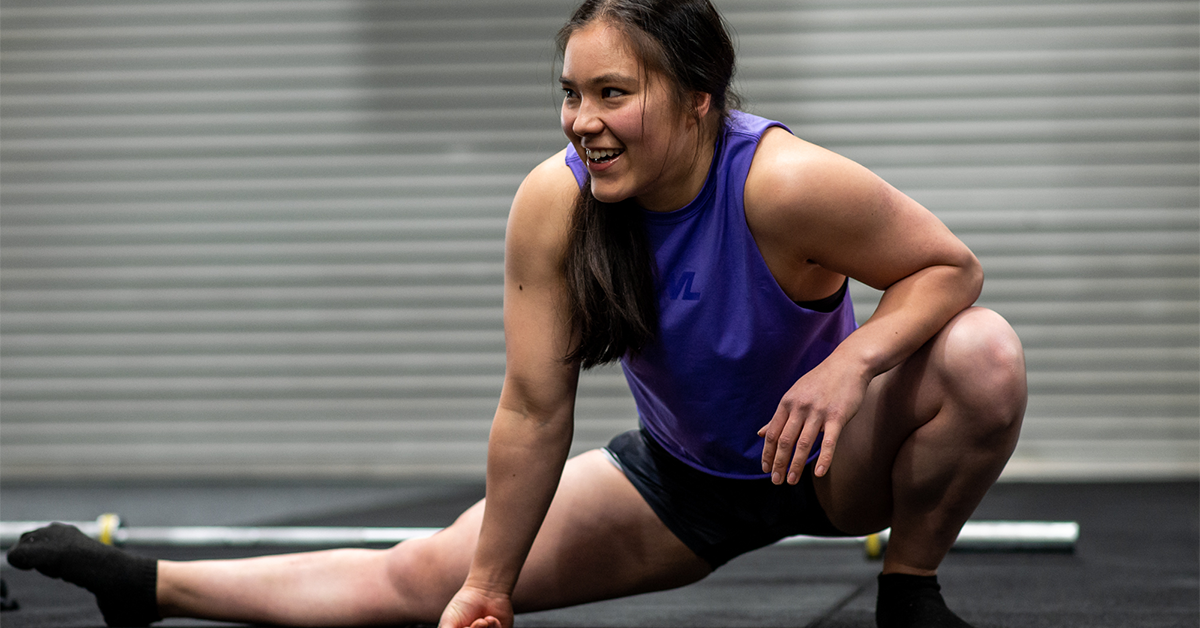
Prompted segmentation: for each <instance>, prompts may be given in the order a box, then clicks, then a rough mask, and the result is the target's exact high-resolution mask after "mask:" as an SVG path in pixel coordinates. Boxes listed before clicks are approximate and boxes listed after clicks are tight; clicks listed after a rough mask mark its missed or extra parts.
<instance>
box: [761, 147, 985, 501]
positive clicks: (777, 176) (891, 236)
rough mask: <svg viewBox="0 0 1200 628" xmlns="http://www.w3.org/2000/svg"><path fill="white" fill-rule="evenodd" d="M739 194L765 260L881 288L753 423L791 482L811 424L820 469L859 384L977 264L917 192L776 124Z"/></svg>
mask: <svg viewBox="0 0 1200 628" xmlns="http://www.w3.org/2000/svg"><path fill="white" fill-rule="evenodd" d="M745 204H746V219H747V222H748V223H749V225H750V228H751V231H752V232H753V233H754V235H755V239H756V241H758V242H759V246H760V248H762V249H764V250H765V251H771V252H773V253H774V255H773V259H775V260H776V267H773V268H772V270H773V271H775V272H780V270H783V271H784V272H786V269H788V268H800V267H802V266H803V265H805V264H815V265H817V266H819V267H820V268H821V269H824V270H825V271H830V272H832V273H836V274H839V275H846V276H849V277H851V278H854V279H856V280H858V281H861V282H862V283H864V284H866V285H868V286H871V287H873V288H876V289H878V290H882V291H883V296H882V298H881V299H880V302H879V306H878V307H877V308H876V310H875V312H874V314H872V315H871V317H870V319H869V320H867V321H866V322H865V323H864V324H863V325H862V326H861V327H860V328H859V329H858V330H856V331H855V332H854V333H852V334H850V336H849V337H848V338H846V340H845V341H843V342H842V343H841V344H840V345H839V346H838V347H837V349H835V350H834V352H833V353H832V354H831V355H830V356H829V357H828V358H826V359H825V360H824V361H823V362H822V363H821V364H820V365H818V366H817V367H816V368H814V369H813V370H812V371H810V372H809V373H807V374H806V375H804V377H802V378H801V379H800V380H799V381H798V382H796V385H795V386H793V387H792V388H791V389H790V390H789V391H788V392H787V394H786V395H784V398H783V399H782V400H781V402H780V404H779V409H778V410H777V411H776V413H775V416H774V417H773V418H772V419H771V421H770V422H769V423H768V424H767V425H765V426H764V427H763V428H762V430H760V431H759V435H760V436H763V437H764V439H765V444H764V448H763V471H764V472H770V473H771V474H772V479H773V480H774V481H775V482H776V483H780V482H783V481H788V482H791V483H795V482H796V481H798V480H799V476H800V473H801V471H802V470H803V467H804V464H805V460H806V458H807V457H808V452H809V450H810V448H811V447H812V445H814V444H815V440H816V438H817V437H818V434H820V433H822V432H823V433H824V437H823V440H822V443H821V448H822V449H821V455H820V456H819V458H818V459H817V463H816V468H815V469H814V472H815V474H816V475H817V476H822V475H824V474H825V472H826V471H827V470H828V469H829V466H830V464H831V462H832V460H833V456H834V451H835V449H836V447H837V439H838V435H839V434H840V432H841V430H842V427H843V426H844V425H845V424H846V422H847V421H849V420H850V419H851V418H853V416H854V415H855V414H856V413H857V412H858V409H859V407H860V405H861V404H862V401H863V397H864V395H865V393H866V388H867V384H869V383H870V381H871V379H873V378H874V377H875V376H877V375H879V374H881V373H883V372H885V371H887V370H889V369H891V368H892V367H894V366H896V365H898V364H899V363H900V362H902V361H903V360H904V359H905V358H907V357H908V356H910V355H912V353H913V352H915V351H916V350H917V349H919V348H920V347H921V346H922V345H924V344H925V343H926V342H927V341H928V340H929V339H930V338H932V337H933V336H934V334H936V333H937V332H938V331H939V330H941V328H942V327H944V326H945V325H946V323H948V322H949V321H950V319H951V318H953V317H954V316H955V315H956V314H958V313H959V312H961V311H963V310H964V309H966V308H967V307H969V306H970V305H971V304H972V303H974V302H975V299H976V298H978V297H979V292H980V290H981V288H982V286H983V271H982V269H981V268H980V265H979V261H978V260H977V259H976V258H975V256H974V254H972V253H971V251H970V250H969V249H968V248H967V247H966V245H964V244H963V243H962V242H961V241H959V239H958V238H956V237H955V236H954V234H952V233H950V230H949V229H947V228H946V226H945V225H943V224H942V223H941V221H939V220H938V219H937V218H936V217H935V216H934V215H933V214H932V213H930V212H929V211H928V210H927V209H925V208H924V207H922V206H921V205H920V204H919V203H917V202H916V201H914V200H912V199H911V198H909V197H907V196H905V195H904V194H903V193H901V192H900V191H899V190H897V189H896V188H894V187H892V186H891V185H889V184H887V183H886V182H884V181H883V180H882V179H880V178H879V177H878V176H876V175H875V174H874V173H872V172H870V171H869V170H867V169H866V168H864V167H862V166H860V165H858V164H856V163H854V162H853V161H850V160H849V159H846V158H844V157H841V156H839V155H836V154H834V153H832V152H830V151H827V150H824V149H822V148H819V147H816V146H814V145H812V144H809V143H807V142H804V141H803V140H800V139H797V138H795V137H793V136H792V135H791V134H789V133H787V132H786V131H784V130H782V129H771V130H770V131H768V132H767V134H766V135H764V137H763V140H762V143H761V144H760V146H759V149H758V152H757V153H756V154H755V157H754V163H753V165H752V166H751V169H750V175H749V177H748V178H747V180H746V192H745ZM777 268H778V269H777ZM797 452H799V453H797ZM785 474H786V475H785Z"/></svg>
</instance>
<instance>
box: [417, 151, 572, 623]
mask: <svg viewBox="0 0 1200 628" xmlns="http://www.w3.org/2000/svg"><path fill="white" fill-rule="evenodd" d="M578 189H579V188H578V186H577V184H576V183H575V178H574V176H573V175H572V174H571V171H570V170H569V169H568V168H567V166H566V164H565V163H564V161H563V154H562V153H558V154H557V155H555V156H554V157H551V158H550V159H548V160H546V161H545V162H543V163H542V164H541V165H539V166H538V167H537V168H535V169H534V170H533V172H531V173H530V174H529V176H528V177H526V179H525V181H524V183H522V184H521V187H520V189H519V190H518V191H517V194H516V197H515V199H514V200H513V205H512V210H511V212H510V213H509V218H508V227H507V233H506V236H505V247H504V343H505V352H506V370H505V375H504V388H503V389H502V391H501V393H500V403H499V407H498V408H497V410H496V416H495V418H494V419H493V421H492V431H491V435H490V437H489V438H488V459H487V501H486V503H485V508H484V514H483V527H482V529H481V530H480V533H479V544H478V547H477V548H476V551H475V558H474V561H473V562H472V564H471V570H470V572H469V574H468V575H467V580H466V583H465V584H464V585H463V588H462V589H461V590H460V591H459V593H458V594H457V595H456V596H455V598H454V600H452V601H451V603H450V606H448V607H447V609H446V612H445V613H444V614H443V616H442V622H441V624H440V626H441V627H442V628H461V627H463V626H475V628H481V627H482V626H493V627H498V626H504V627H505V628H507V627H508V626H511V625H512V608H511V603H510V602H509V599H510V597H511V594H512V591H513V588H514V587H515V586H516V582H517V576H518V575H519V573H520V570H521V566H522V564H523V563H524V561H525V558H526V556H527V555H528V553H529V548H530V546H531V545H532V544H533V539H534V537H535V536H536V535H537V531H538V529H539V528H540V527H541V524H542V520H543V518H544V517H545V515H546V510H547V509H548V508H549V507H550V500H551V499H552V498H553V496H554V492H555V489H556V488H557V487H558V481H559V477H560V476H561V474H562V468H563V465H564V463H565V462H566V459H567V452H568V450H569V449H570V446H571V437H572V429H573V425H574V410H575V387H576V383H577V381H578V377H579V365H578V364H567V363H564V362H563V357H564V356H566V355H567V354H568V353H570V350H571V344H572V341H573V336H572V331H571V324H570V320H569V319H568V315H567V301H566V291H565V287H564V281H563V276H562V260H563V254H564V252H565V250H566V242H567V236H568V233H569V229H570V220H571V213H572V209H573V207H574V202H575V196H576V194H578ZM489 618H490V619H489ZM472 622H474V623H472Z"/></svg>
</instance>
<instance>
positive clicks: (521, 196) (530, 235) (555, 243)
mask: <svg viewBox="0 0 1200 628" xmlns="http://www.w3.org/2000/svg"><path fill="white" fill-rule="evenodd" d="M567 150H570V149H569V148H568V149H563V150H561V151H559V152H557V153H555V154H554V155H552V156H551V157H549V158H547V159H546V160H545V161H543V162H542V163H540V164H538V165H537V166H535V167H534V168H533V170H531V171H530V172H529V174H528V175H526V176H525V180H524V181H522V182H521V187H519V188H518V189H517V193H516V195H515V196H514V197H513V203H512V209H511V210H510V211H509V217H508V235H509V239H510V243H515V244H517V245H518V246H522V247H527V246H548V247H550V248H558V247H560V246H562V244H563V242H565V239H566V236H567V233H568V230H569V227H570V220H571V215H572V210H573V209H574V207H575V200H576V198H577V197H578V195H579V184H578V183H577V182H576V180H575V175H574V174H573V173H572V172H571V168H570V167H568V166H567V163H566V151H567ZM514 240H515V242H513V241H514Z"/></svg>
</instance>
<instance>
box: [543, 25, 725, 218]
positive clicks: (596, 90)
mask: <svg viewBox="0 0 1200 628" xmlns="http://www.w3.org/2000/svg"><path fill="white" fill-rule="evenodd" d="M562 87H563V92H564V98H563V105H562V128H563V132H564V133H565V134H566V135H567V138H568V139H569V140H571V144H572V145H574V147H575V150H576V152H578V153H579V157H580V159H582V160H583V163H584V164H585V165H586V166H587V169H588V172H589V173H590V174H591V179H592V183H591V185H592V194H593V195H594V196H595V197H596V199H597V200H600V201H603V202H607V203H612V202H616V201H621V200H625V199H630V198H632V199H634V200H636V201H637V202H638V203H639V204H640V205H641V206H642V207H645V208H646V209H649V210H653V211H671V210H674V209H678V208H680V207H683V206H684V205H686V204H687V203H688V202H689V201H691V200H692V199H693V198H695V196H696V194H698V193H699V192H700V188H701V187H702V186H703V184H704V178H705V176H706V175H707V174H708V160H707V159H699V160H698V159H696V155H697V152H696V149H697V145H696V142H697V141H698V138H699V134H698V133H697V125H696V123H695V121H694V118H692V117H691V116H690V115H684V114H682V113H681V112H679V111H677V107H676V106H675V104H674V99H673V98H672V97H671V93H670V91H669V90H668V87H667V83H666V81H665V80H664V79H663V78H662V77H660V76H658V75H657V74H653V73H651V74H649V75H647V74H646V73H644V71H643V68H642V65H641V63H639V60H638V58H637V57H636V56H635V55H634V53H633V50H632V47H631V46H630V45H629V42H628V40H627V38H626V37H625V35H624V34H623V33H621V31H620V30H618V29H616V28H614V27H612V26H610V25H608V24H607V23H605V22H603V21H598V22H593V23H591V24H588V25H587V26H584V27H583V28H581V29H579V30H577V31H575V33H574V34H572V35H571V37H570V39H569V40H568V41H567V47H566V51H565V54H564V56H563V73H562ZM697 171H699V172H697ZM697 178H698V180H697Z"/></svg>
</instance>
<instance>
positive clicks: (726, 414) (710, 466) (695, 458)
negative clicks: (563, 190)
mask: <svg viewBox="0 0 1200 628" xmlns="http://www.w3.org/2000/svg"><path fill="white" fill-rule="evenodd" d="M772 126H780V127H782V126H783V125H782V124H780V123H778V122H773V121H770V120H766V119H764V118H759V117H757V116H752V115H749V114H746V113H741V112H737V111H735V112H732V114H731V116H730V120H729V123H728V125H727V127H726V130H725V133H724V134H722V136H721V138H720V139H719V140H718V142H717V147H716V152H715V154H714V157H713V163H712V169H711V170H710V171H709V174H708V179H707V180H706V181H705V183H704V188H703V189H702V190H701V192H700V194H699V195H698V196H697V197H696V198H695V199H694V200H693V201H692V202H691V203H689V204H688V205H686V206H685V207H683V208H681V209H678V210H676V211H673V212H666V213H662V212H651V211H645V212H644V213H643V216H644V218H645V225H646V231H647V234H648V236H649V242H650V249H651V251H652V254H653V256H654V259H655V261H656V263H657V276H656V278H655V282H656V288H657V290H658V293H659V300H658V307H659V334H658V336H657V337H656V338H655V339H654V341H652V342H651V343H650V344H648V345H647V346H646V347H644V348H643V349H642V351H641V353H639V354H637V355H636V356H630V355H627V356H625V357H624V358H623V359H622V367H623V368H624V370H625V378H626V380H628V382H629V388H630V390H631V391H632V392H633V397H634V399H635V401H636V402H637V408H638V415H639V417H640V420H641V424H642V427H643V428H644V429H645V430H646V431H647V432H649V434H650V436H651V437H653V438H654V440H656V441H658V443H659V444H660V445H662V446H663V447H664V448H665V449H666V450H667V451H668V452H670V453H671V454H672V455H674V456H675V457H676V458H678V459H679V460H681V461H683V462H684V463H686V464H688V465H691V466H692V467H694V468H696V469H699V470H701V471H704V472H707V473H710V474H712V475H717V476H721V477H728V478H761V477H766V475H767V474H765V473H763V472H762V463H761V459H762V446H763V441H762V439H761V438H759V436H758V434H757V432H758V429H759V428H760V427H762V426H763V425H766V424H767V422H768V421H770V420H771V417H772V416H773V415H774V414H775V409H776V408H777V407H778V405H779V400H780V399H781V398H782V397H783V394H784V393H785V392H787V390H788V389H789V388H791V387H792V385H793V384H795V383H796V380H798V379H800V376H802V375H804V374H805V373H807V372H808V371H809V370H810V369H812V368H813V367H814V366H816V365H817V364H819V363H820V362H821V361H822V360H824V359H825V358H826V357H827V356H829V354H830V353H832V352H833V349H834V347H836V346H837V345H838V344H839V343H840V342H841V341H842V340H843V339H845V338H846V336H848V335H850V332H852V331H854V329H855V328H856V324H855V321H854V309H853V306H852V304H851V303H850V296H849V295H848V294H847V295H845V297H844V298H843V299H842V302H841V303H840V304H839V305H838V306H837V307H836V309H834V310H833V311H832V312H828V313H825V312H818V311H815V310H810V309H806V308H804V307H802V306H800V305H797V304H796V303H795V302H793V301H792V300H791V299H790V298H789V297H788V296H787V295H786V294H785V293H784V292H783V289H782V288H780V287H779V284H778V283H777V282H776V281H775V278H774V277H773V276H772V275H771V271H770V269H768V268H767V264H766V262H765V261H764V260H763V257H762V254H761V253H760V252H759V250H758V245H757V244H756V243H755V241H754V237H753V236H752V235H751V234H750V229H749V227H748V226H747V225H746V212H745V207H744V206H743V203H742V192H743V189H744V188H745V184H746V175H747V173H749V171H750V162H751V160H752V159H753V158H754V151H755V149H756V148H757V147H758V141H759V139H760V138H761V137H762V134H763V133H764V132H765V131H766V130H767V129H768V128H770V127H772ZM785 128H786V127H785ZM567 165H568V166H570V167H571V169H572V171H573V172H574V173H575V179H576V180H577V181H578V182H579V185H580V186H583V185H586V184H587V170H586V167H585V166H584V165H583V164H582V163H581V162H580V160H579V156H578V155H577V154H576V153H575V151H574V150H571V149H568V150H567Z"/></svg>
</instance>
